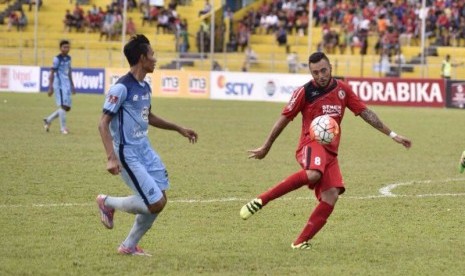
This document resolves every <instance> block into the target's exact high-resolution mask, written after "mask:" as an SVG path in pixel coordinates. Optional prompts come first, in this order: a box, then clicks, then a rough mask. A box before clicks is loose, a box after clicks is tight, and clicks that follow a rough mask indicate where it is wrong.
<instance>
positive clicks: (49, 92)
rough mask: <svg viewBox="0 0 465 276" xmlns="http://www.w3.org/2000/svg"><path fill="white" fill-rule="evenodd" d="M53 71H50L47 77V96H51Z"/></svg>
mask: <svg viewBox="0 0 465 276" xmlns="http://www.w3.org/2000/svg"><path fill="white" fill-rule="evenodd" d="M54 74H55V71H54V70H53V69H50V75H49V77H48V96H49V97H50V96H52V95H53V78H54Z"/></svg>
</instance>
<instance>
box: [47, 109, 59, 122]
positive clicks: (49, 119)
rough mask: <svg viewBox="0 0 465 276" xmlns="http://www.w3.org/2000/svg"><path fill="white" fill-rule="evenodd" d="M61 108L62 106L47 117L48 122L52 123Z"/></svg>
mask: <svg viewBox="0 0 465 276" xmlns="http://www.w3.org/2000/svg"><path fill="white" fill-rule="evenodd" d="M60 110H61V108H59V109H57V110H55V111H54V112H53V113H52V114H50V115H49V116H48V117H47V119H46V120H47V123H49V124H51V123H52V121H53V120H55V118H56V117H58V112H59V111H60Z"/></svg>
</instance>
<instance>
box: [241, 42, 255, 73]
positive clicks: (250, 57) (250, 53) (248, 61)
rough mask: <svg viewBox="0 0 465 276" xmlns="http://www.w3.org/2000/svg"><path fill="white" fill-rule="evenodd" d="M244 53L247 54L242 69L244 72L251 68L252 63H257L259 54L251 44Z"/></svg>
mask: <svg viewBox="0 0 465 276" xmlns="http://www.w3.org/2000/svg"><path fill="white" fill-rule="evenodd" d="M244 54H245V60H244V64H243V66H242V71H243V72H248V71H249V69H250V66H251V65H252V64H255V63H257V60H258V56H257V54H256V53H255V51H254V50H253V49H252V47H250V45H249V46H247V48H246V49H245V51H244Z"/></svg>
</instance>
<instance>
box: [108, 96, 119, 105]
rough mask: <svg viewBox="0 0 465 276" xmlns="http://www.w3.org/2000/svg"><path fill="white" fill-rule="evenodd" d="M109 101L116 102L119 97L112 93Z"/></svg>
mask: <svg viewBox="0 0 465 276" xmlns="http://www.w3.org/2000/svg"><path fill="white" fill-rule="evenodd" d="M108 102H109V103H112V104H115V103H117V102H118V97H117V96H115V95H110V96H108Z"/></svg>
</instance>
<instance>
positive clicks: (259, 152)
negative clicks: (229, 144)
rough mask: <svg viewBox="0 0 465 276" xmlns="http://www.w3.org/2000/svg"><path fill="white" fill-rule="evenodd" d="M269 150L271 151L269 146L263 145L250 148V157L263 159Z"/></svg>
mask: <svg viewBox="0 0 465 276" xmlns="http://www.w3.org/2000/svg"><path fill="white" fill-rule="evenodd" d="M268 151H270V148H269V147H265V146H262V147H259V148H257V149H253V150H248V151H247V152H248V153H250V155H249V158H254V159H263V158H265V156H266V155H267V154H268Z"/></svg>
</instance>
